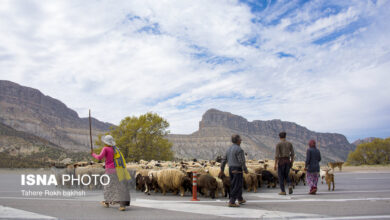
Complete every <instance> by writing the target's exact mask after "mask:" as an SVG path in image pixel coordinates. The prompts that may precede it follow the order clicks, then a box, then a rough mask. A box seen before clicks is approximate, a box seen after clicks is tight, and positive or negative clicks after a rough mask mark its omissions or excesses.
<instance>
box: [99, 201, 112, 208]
mask: <svg viewBox="0 0 390 220" xmlns="http://www.w3.org/2000/svg"><path fill="white" fill-rule="evenodd" d="M100 204H102V206H103V207H104V208H109V207H110V205H109V204H108V202H103V201H102V202H100Z"/></svg>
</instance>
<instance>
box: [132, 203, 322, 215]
mask: <svg viewBox="0 0 390 220" xmlns="http://www.w3.org/2000/svg"><path fill="white" fill-rule="evenodd" d="M167 202H168V203H167ZM224 203H226V202H224ZM226 204H227V203H226ZM133 205H134V206H138V207H144V208H154V209H163V210H169V211H179V212H188V213H196V214H203V215H214V216H221V217H231V218H262V219H272V218H277V219H280V218H292V217H293V218H321V217H325V216H323V215H316V214H307V213H293V212H282V211H270V210H265V209H248V208H243V207H240V208H230V207H227V206H218V207H217V206H214V205H205V204H199V203H198V202H191V203H183V201H176V202H172V201H164V203H162V202H161V201H158V200H147V199H138V200H137V201H136V202H135V203H133Z"/></svg>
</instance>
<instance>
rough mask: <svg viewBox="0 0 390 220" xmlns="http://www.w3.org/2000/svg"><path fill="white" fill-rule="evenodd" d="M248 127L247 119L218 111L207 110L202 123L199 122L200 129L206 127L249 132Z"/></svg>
mask: <svg viewBox="0 0 390 220" xmlns="http://www.w3.org/2000/svg"><path fill="white" fill-rule="evenodd" d="M247 126H248V120H246V119H245V118H243V117H241V116H238V115H233V114H232V113H230V112H222V111H219V110H217V109H209V110H207V111H206V112H205V113H204V114H203V116H202V121H200V122H199V129H202V128H204V127H226V128H230V129H232V130H239V131H245V130H247V131H249V130H248V128H247Z"/></svg>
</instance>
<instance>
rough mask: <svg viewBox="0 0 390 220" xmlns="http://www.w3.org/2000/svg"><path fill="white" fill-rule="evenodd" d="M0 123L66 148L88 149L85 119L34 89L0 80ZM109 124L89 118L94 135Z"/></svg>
mask: <svg viewBox="0 0 390 220" xmlns="http://www.w3.org/2000/svg"><path fill="white" fill-rule="evenodd" d="M0 109H1V111H0V122H2V123H4V124H6V125H8V126H10V127H12V128H14V129H16V130H19V131H24V132H28V133H31V134H34V135H36V136H38V137H41V138H44V139H47V140H48V141H51V142H53V143H54V144H56V145H59V146H63V147H66V148H75V149H83V148H84V149H88V145H89V144H88V143H89V138H88V135H89V124H88V118H80V117H79V116H78V114H77V113H76V111H74V110H72V109H70V108H68V107H67V106H66V105H65V104H64V103H62V102H61V101H59V100H57V99H54V98H52V97H49V96H46V95H44V94H43V93H42V92H40V91H39V90H37V89H33V88H29V87H25V86H21V85H18V84H16V83H13V82H10V81H6V80H0ZM110 126H112V124H109V123H104V122H101V121H98V120H96V119H94V118H93V119H92V129H93V130H94V132H93V133H94V136H95V137H94V138H96V135H97V133H104V132H105V131H107V130H108V129H109V127H110Z"/></svg>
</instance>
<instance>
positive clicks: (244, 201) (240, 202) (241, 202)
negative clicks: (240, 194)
mask: <svg viewBox="0 0 390 220" xmlns="http://www.w3.org/2000/svg"><path fill="white" fill-rule="evenodd" d="M244 203H246V200H245V199H243V200H241V201H238V204H239V205H241V204H244Z"/></svg>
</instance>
